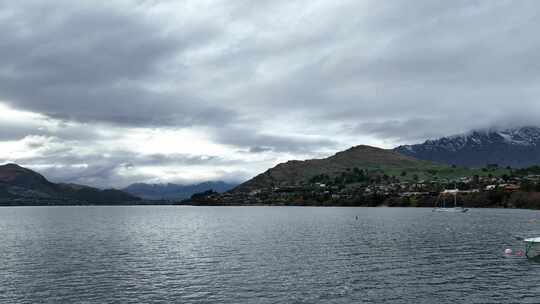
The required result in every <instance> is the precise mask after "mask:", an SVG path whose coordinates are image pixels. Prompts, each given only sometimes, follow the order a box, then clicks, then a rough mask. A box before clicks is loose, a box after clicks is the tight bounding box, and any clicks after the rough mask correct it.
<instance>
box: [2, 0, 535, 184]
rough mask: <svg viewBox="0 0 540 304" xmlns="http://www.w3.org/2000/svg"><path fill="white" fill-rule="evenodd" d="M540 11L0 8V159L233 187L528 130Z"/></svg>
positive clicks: (126, 4) (394, 6)
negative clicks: (497, 129) (376, 148)
mask: <svg viewBox="0 0 540 304" xmlns="http://www.w3.org/2000/svg"><path fill="white" fill-rule="evenodd" d="M539 9H540V4H538V2H536V1H521V2H519V3H515V2H510V1H505V0H496V1H461V0H458V1H423V0H420V1H414V2H411V1H391V2H383V1H367V0H366V1H354V0H345V1H339V2H336V1H328V0H321V1H294V2H291V1H256V2H253V1H224V0H223V1H221V0H214V1H210V0H208V1H206V0H197V1H189V0H188V1H181V2H178V1H140V0H137V1H136V0H133V1H132V0H113V1H108V2H107V3H95V1H76V2H74V1H67V0H60V1H39V0H35V1H1V2H0V27H2V29H3V36H2V40H1V41H0V112H1V114H2V118H0V146H2V147H4V148H3V151H4V152H3V153H4V157H3V158H0V161H2V160H6V159H9V158H16V159H19V160H21V161H22V160H23V159H25V160H26V161H27V162H28V163H32V164H33V165H34V166H36V167H37V166H41V167H42V168H46V167H47V166H48V167H47V168H60V167H61V165H66V166H71V167H73V169H70V170H72V171H70V172H72V173H70V174H66V175H63V174H62V173H61V172H68V171H69V170H68V169H66V170H64V171H62V170H60V169H58V170H53V169H47V170H49V171H48V172H50V174H51V175H52V176H55V178H58V180H68V179H77V176H82V177H81V178H83V180H81V181H84V182H88V183H91V184H94V185H98V184H99V185H105V184H109V183H110V184H113V185H117V184H125V183H126V182H127V181H131V180H136V179H144V180H150V179H158V178H161V179H165V180H170V179H179V180H183V181H186V180H190V179H191V180H198V179H202V178H208V177H210V178H217V177H222V176H225V177H227V176H228V177H230V176H232V175H234V174H238V176H242V178H246V177H248V176H252V175H255V174H257V173H259V172H260V171H263V170H264V169H266V168H267V167H270V166H273V165H275V164H276V163H277V162H279V161H282V160H284V159H288V158H310V157H319V156H324V155H330V154H332V152H335V151H336V150H340V149H344V148H347V147H349V146H352V145H356V144H373V145H382V146H384V147H392V146H394V145H398V144H403V143H414V142H417V141H423V140H424V139H427V138H431V137H438V136H442V135H448V134H453V133H459V132H465V131H468V130H470V129H475V128H487V127H494V126H516V125H519V124H526V125H538V117H540V103H538V100H537V99H538V96H540V89H539V87H538V85H537V83H538V81H539V80H540V69H539V67H538V64H537V62H540V60H539V59H540V58H539V56H540V55H539V52H538V49H539V48H540V38H536V37H537V35H536V31H537V28H538V27H539V26H540V17H539V16H538V14H537V12H538V10H539ZM36 24H38V26H36ZM6 113H7V114H6ZM45 139H46V140H45ZM40 140H43V142H40ZM30 141H31V142H32V143H30ZM40 144H41V145H42V146H40ZM62 147H63V148H68V149H69V148H71V149H72V150H73V151H69V150H67V151H63V150H53V148H57V149H61V148H62ZM47 149H49V150H47ZM5 151H11V152H10V153H9V155H8V153H7V152H5ZM78 155H83V157H85V158H86V159H84V160H83V159H80V158H78V157H79V156H78ZM103 155H108V156H107V157H105V156H103ZM82 164H86V165H88V167H84V166H82ZM71 167H70V168H71ZM180 171H181V172H180ZM85 172H86V173H85ZM219 172H221V173H219Z"/></svg>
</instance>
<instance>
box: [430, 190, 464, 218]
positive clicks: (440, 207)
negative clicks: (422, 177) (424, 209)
mask: <svg viewBox="0 0 540 304" xmlns="http://www.w3.org/2000/svg"><path fill="white" fill-rule="evenodd" d="M458 193H459V190H458V189H457V188H456V189H451V190H444V191H443V192H441V193H440V194H439V197H438V198H437V207H435V209H433V211H434V212H455V213H464V212H467V211H469V209H467V208H463V207H459V206H458V205H457V194H458ZM449 194H450V195H453V196H454V205H453V206H451V207H448V206H446V199H445V197H446V196H447V195H449ZM441 197H442V200H441Z"/></svg>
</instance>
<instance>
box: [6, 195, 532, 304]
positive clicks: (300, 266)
mask: <svg viewBox="0 0 540 304" xmlns="http://www.w3.org/2000/svg"><path fill="white" fill-rule="evenodd" d="M355 216H358V220H355ZM534 220H536V221H534ZM532 233H536V234H537V235H538V234H540V212H538V211H525V210H472V211H471V212H470V213H468V214H446V213H433V212H431V210H430V209H394V208H373V209H372V208H294V207H224V208H219V207H215V208H214V207H200V208H199V207H151V206H150V207H28V208H0V257H1V259H2V260H1V262H0V303H540V263H538V262H533V261H529V260H527V259H524V258H517V257H516V258H505V257H503V255H502V252H503V250H504V249H505V248H508V247H512V248H514V249H519V248H520V246H521V243H520V242H519V241H516V240H515V239H514V238H513V237H512V235H529V234H532Z"/></svg>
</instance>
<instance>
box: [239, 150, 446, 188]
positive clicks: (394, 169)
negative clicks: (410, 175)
mask: <svg viewBox="0 0 540 304" xmlns="http://www.w3.org/2000/svg"><path fill="white" fill-rule="evenodd" d="M354 168H358V169H364V170H375V171H376V170H380V171H381V173H385V174H391V175H399V174H400V173H401V172H402V171H409V172H421V171H425V170H429V169H444V168H445V166H441V165H438V164H434V163H431V162H427V161H421V160H417V159H415V158H412V157H410V156H406V155H402V154H399V153H397V152H394V151H392V150H385V149H380V148H375V147H370V146H365V145H361V146H355V147H352V148H350V149H348V150H345V151H342V152H338V153H336V154H335V155H333V156H331V157H328V158H325V159H312V160H305V161H297V160H293V161H288V162H286V163H282V164H279V165H277V166H275V167H274V168H271V169H269V170H268V171H266V172H264V173H262V174H260V175H257V176H256V177H254V178H253V179H251V180H249V181H247V182H245V183H243V184H241V185H240V186H238V187H237V188H235V189H234V191H240V192H245V191H251V190H253V189H259V188H268V187H274V186H283V185H288V186H290V185H300V184H304V183H308V182H309V181H310V180H311V179H312V178H314V177H316V176H318V175H321V174H325V175H328V176H329V177H331V178H332V177H335V176H338V175H340V174H342V173H343V172H346V171H348V170H352V169H354Z"/></svg>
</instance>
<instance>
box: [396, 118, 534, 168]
mask: <svg viewBox="0 0 540 304" xmlns="http://www.w3.org/2000/svg"><path fill="white" fill-rule="evenodd" d="M394 151H396V152H398V153H401V154H403V155H407V156H411V157H415V158H418V159H423V160H427V161H434V162H439V163H444V164H448V165H459V166H466V167H484V166H486V165H489V164H498V165H499V166H504V167H506V166H510V167H515V168H524V167H529V166H533V165H538V164H540V128H538V127H534V126H526V127H520V128H510V129H502V130H501V129H484V130H473V131H470V132H467V133H463V134H457V135H452V136H445V137H441V138H438V139H429V140H426V141H425V142H423V143H421V144H414V145H403V146H399V147H396V148H395V149H394Z"/></svg>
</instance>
